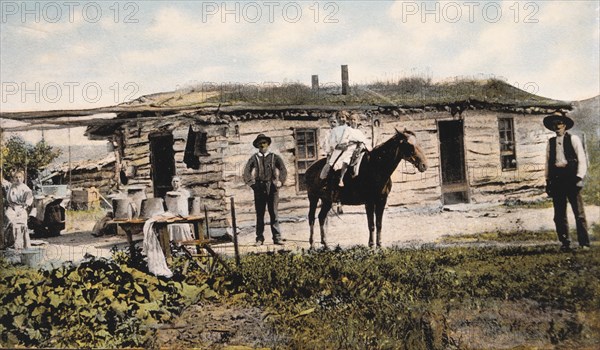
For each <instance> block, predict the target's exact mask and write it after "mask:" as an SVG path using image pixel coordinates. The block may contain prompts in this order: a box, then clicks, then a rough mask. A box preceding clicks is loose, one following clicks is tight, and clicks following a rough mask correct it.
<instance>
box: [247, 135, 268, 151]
mask: <svg viewBox="0 0 600 350" xmlns="http://www.w3.org/2000/svg"><path fill="white" fill-rule="evenodd" d="M263 140H264V141H267V143H268V144H269V145H270V144H271V138H270V137H268V136H266V135H265V134H260V135H258V136H256V139H255V140H254V142H252V145H253V146H254V147H255V148H258V144H259V142H260V141H263Z"/></svg>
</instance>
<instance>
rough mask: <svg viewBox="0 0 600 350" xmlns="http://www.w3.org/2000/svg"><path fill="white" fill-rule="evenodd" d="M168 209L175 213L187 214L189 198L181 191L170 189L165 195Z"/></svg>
mask: <svg viewBox="0 0 600 350" xmlns="http://www.w3.org/2000/svg"><path fill="white" fill-rule="evenodd" d="M165 202H166V204H167V210H168V211H169V213H173V214H175V215H182V216H187V215H188V213H189V209H188V200H187V198H185V197H183V196H182V195H181V192H177V191H170V192H167V195H166V196H165Z"/></svg>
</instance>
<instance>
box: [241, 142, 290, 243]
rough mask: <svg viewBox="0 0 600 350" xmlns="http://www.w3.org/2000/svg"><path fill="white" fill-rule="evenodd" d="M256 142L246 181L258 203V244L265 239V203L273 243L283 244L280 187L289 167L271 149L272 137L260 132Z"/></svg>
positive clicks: (256, 206) (247, 168)
mask: <svg viewBox="0 0 600 350" xmlns="http://www.w3.org/2000/svg"><path fill="white" fill-rule="evenodd" d="M252 145H253V146H254V147H255V148H258V152H257V153H255V154H253V155H252V157H250V159H249V160H248V162H247V163H246V167H245V168H244V182H245V183H246V185H248V186H250V187H252V189H253V190H254V206H255V208H256V244H257V245H262V244H263V243H264V241H265V237H264V235H263V233H264V231H265V206H266V207H267V208H268V209H269V216H270V217H271V233H272V234H273V243H274V244H277V245H283V243H282V239H281V229H280V228H279V216H278V214H277V206H278V205H279V188H280V187H281V186H282V185H283V183H284V182H285V179H286V177H287V170H286V168H285V164H284V163H283V160H282V159H281V157H280V156H279V155H277V154H274V153H271V152H269V146H270V145H271V138H270V137H268V136H265V135H264V134H260V135H258V136H257V137H256V139H255V140H254V142H252Z"/></svg>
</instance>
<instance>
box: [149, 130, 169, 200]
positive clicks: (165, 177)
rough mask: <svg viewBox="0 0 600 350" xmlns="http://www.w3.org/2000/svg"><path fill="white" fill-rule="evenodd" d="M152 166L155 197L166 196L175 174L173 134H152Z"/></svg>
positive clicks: (150, 137) (150, 136)
mask: <svg viewBox="0 0 600 350" xmlns="http://www.w3.org/2000/svg"><path fill="white" fill-rule="evenodd" d="M148 138H149V139H150V166H151V167H152V168H151V172H152V185H153V188H154V197H164V196H165V195H166V194H167V192H168V191H170V190H172V189H173V187H172V186H171V180H172V178H173V175H175V151H173V141H174V140H173V134H171V133H160V134H158V133H157V134H150V135H149V136H148Z"/></svg>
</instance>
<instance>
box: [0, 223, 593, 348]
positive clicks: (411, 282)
mask: <svg viewBox="0 0 600 350" xmlns="http://www.w3.org/2000/svg"><path fill="white" fill-rule="evenodd" d="M594 230H595V231H594V232H595V233H594V237H596V236H597V235H598V232H596V231H597V229H594ZM548 235H549V234H548V233H530V234H526V235H523V233H514V234H512V235H507V237H511V239H508V240H509V241H510V242H512V243H514V245H511V246H502V247H497V246H494V245H490V246H486V247H483V248H482V247H479V248H474V247H467V246H461V245H457V246H450V247H443V248H442V247H438V246H435V245H431V246H429V247H425V248H421V249H399V248H390V249H384V250H380V251H372V250H370V249H367V248H363V247H355V248H351V249H347V250H333V251H316V252H310V253H303V254H292V253H272V254H258V255H257V254H250V255H246V256H244V257H242V261H241V266H240V267H239V268H235V267H234V264H233V261H228V264H229V265H230V267H231V268H232V269H233V271H232V272H231V273H226V272H225V270H224V269H218V270H217V271H216V272H215V273H214V274H213V275H211V276H208V275H206V274H205V273H204V272H203V271H202V270H201V269H199V268H197V267H195V266H196V265H195V264H193V263H192V264H190V262H189V261H188V260H187V259H185V258H178V259H176V261H175V263H174V265H173V269H174V272H175V276H174V278H173V280H171V281H165V280H161V279H157V278H154V277H152V276H148V275H146V274H145V273H144V270H145V269H146V268H145V266H144V263H143V262H142V261H130V260H129V258H128V254H126V253H125V252H116V253H115V256H114V258H115V260H114V261H106V260H96V261H90V262H87V263H83V264H81V265H73V266H66V267H63V268H59V269H56V270H52V271H37V270H33V269H29V268H26V267H23V266H11V265H9V264H6V263H4V262H3V263H2V266H1V270H0V271H1V272H0V280H1V282H2V284H1V287H0V330H1V332H0V334H1V335H0V345H1V346H4V347H12V346H29V347H48V346H50V347H56V346H68V345H70V346H77V347H88V346H89V347H123V346H145V345H146V346H147V345H149V344H152V339H154V332H155V328H156V327H155V326H156V325H157V324H158V325H160V324H169V323H170V322H174V320H175V318H176V317H177V315H178V314H179V313H180V312H182V310H184V309H185V307H186V306H188V305H190V304H193V303H198V302H199V303H201V304H200V305H202V303H206V302H209V301H210V302H211V303H217V304H221V305H228V307H239V308H248V307H252V308H259V309H261V310H263V322H265V323H267V324H268V325H270V327H272V328H271V329H272V332H273V334H274V335H275V336H273V337H272V339H270V340H269V339H266V340H265V339H262V340H261V341H260V342H258V343H257V342H256V340H252V339H248V340H247V343H245V344H237V345H247V346H253V347H254V346H258V347H261V346H262V347H270V348H282V349H288V348H289V349H323V348H333V349H339V348H343V349H367V348H368V349H452V348H455V349H475V348H485V349H492V348H510V347H520V348H523V349H527V348H535V347H538V348H539V347H542V348H547V347H552V346H559V347H562V348H569V349H572V348H573V349H574V348H585V347H587V348H593V347H594V346H597V345H598V344H600V337H599V336H598V334H600V318H599V317H598V314H599V312H600V254H598V247H597V246H596V245H595V244H594V245H593V247H592V249H591V250H588V251H575V252H572V253H560V252H559V251H558V246H557V245H554V244H539V245H536V244H533V245H521V244H519V243H520V242H527V240H528V239H530V238H531V237H534V238H535V239H536V241H537V240H539V238H540V237H541V238H542V241H543V240H544V239H546V238H544V237H546V236H548ZM481 239H485V240H487V241H491V242H493V241H502V240H504V239H505V238H504V237H500V238H499V237H493V236H483V238H481ZM547 239H548V240H549V239H550V237H547ZM30 330H35V332H32V331H30ZM182 332H183V331H182ZM212 345H213V346H214V345H215V344H212ZM217 345H219V346H220V347H222V348H226V345H227V344H217ZM228 345H234V344H228ZM196 346H198V347H202V344H196Z"/></svg>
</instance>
